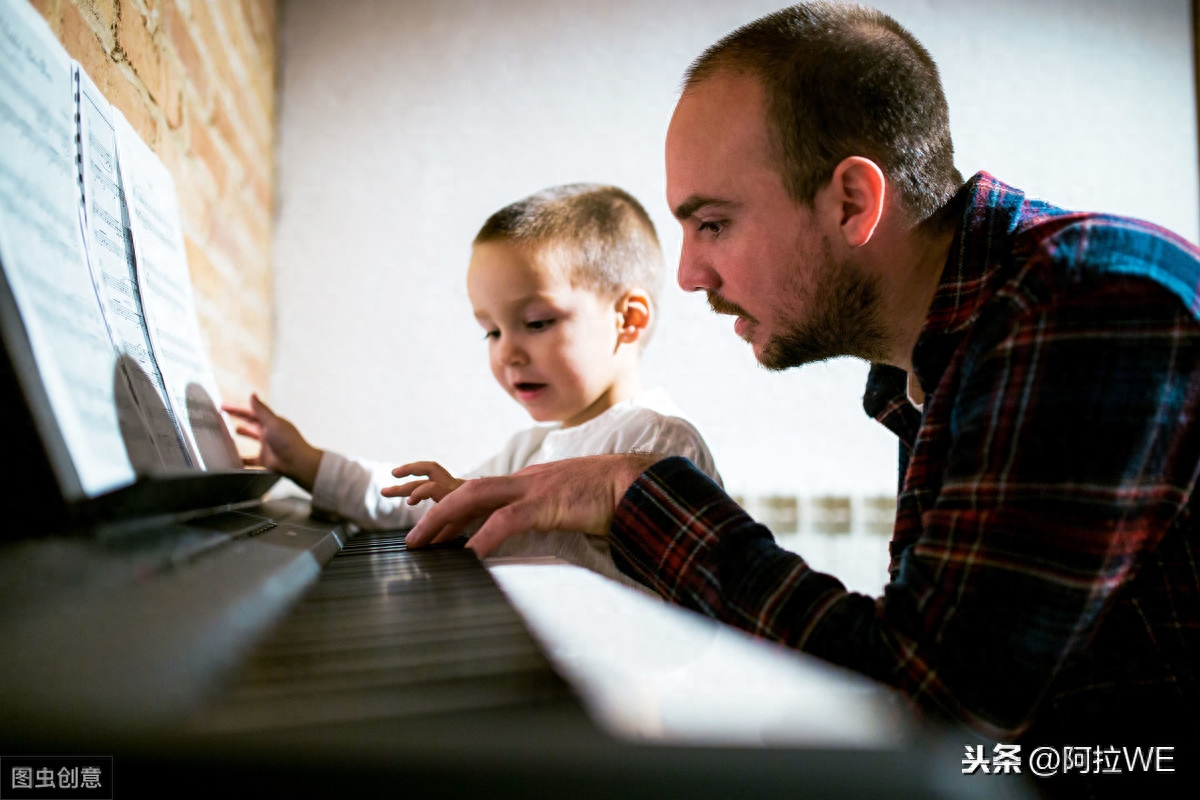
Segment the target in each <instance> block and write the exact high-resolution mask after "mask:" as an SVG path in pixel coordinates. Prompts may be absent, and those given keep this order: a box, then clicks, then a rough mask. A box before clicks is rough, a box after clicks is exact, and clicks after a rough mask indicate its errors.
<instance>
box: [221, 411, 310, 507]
mask: <svg viewBox="0 0 1200 800" xmlns="http://www.w3.org/2000/svg"><path fill="white" fill-rule="evenodd" d="M221 409H222V410H223V411H224V412H225V413H226V414H229V415H230V416H231V417H234V418H235V419H237V420H238V424H237V428H236V430H237V432H238V433H240V434H241V435H242V436H246V437H248V438H250V439H254V440H255V441H257V442H259V443H260V444H261V447H260V448H259V452H258V455H257V456H250V457H244V458H242V463H243V464H245V465H246V466H247V467H265V468H267V469H272V470H275V471H276V472H279V473H281V474H283V475H286V476H287V477H289V478H291V479H292V480H294V481H295V482H296V483H297V484H299V485H300V487H301V488H303V489H304V490H305V491H308V492H311V491H312V489H313V483H314V482H315V481H316V479H317V467H319V466H320V464H321V456H322V455H324V451H323V450H318V449H317V448H315V447H313V446H312V445H311V444H309V443H308V442H307V441H305V439H304V437H303V436H301V435H300V431H298V430H296V426H295V425H293V424H292V423H290V422H288V421H287V420H286V419H284V418H283V417H281V416H279V415H278V414H276V413H275V412H274V411H272V410H271V409H270V408H268V407H267V404H266V403H264V402H263V401H262V400H260V399H259V398H258V395H256V394H251V395H250V407H249V408H243V407H241V406H231V405H227V404H222V405H221Z"/></svg>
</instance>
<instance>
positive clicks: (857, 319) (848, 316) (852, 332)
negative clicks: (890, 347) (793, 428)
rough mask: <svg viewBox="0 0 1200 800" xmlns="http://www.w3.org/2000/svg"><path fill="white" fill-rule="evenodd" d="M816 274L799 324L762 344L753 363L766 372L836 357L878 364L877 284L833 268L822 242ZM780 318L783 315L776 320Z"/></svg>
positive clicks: (851, 270) (881, 353)
mask: <svg viewBox="0 0 1200 800" xmlns="http://www.w3.org/2000/svg"><path fill="white" fill-rule="evenodd" d="M821 255H822V259H821V264H822V269H821V274H820V275H819V276H817V280H816V288H815V289H814V290H813V293H812V295H811V296H810V297H809V298H807V302H806V303H805V304H804V305H805V306H806V307H807V308H806V314H805V318H804V319H802V320H796V321H793V322H792V323H791V325H790V326H789V328H788V329H787V330H786V331H784V332H783V333H777V334H774V335H772V336H771V338H770V339H768V340H767V343H766V344H765V345H764V346H763V351H762V355H761V356H760V357H759V359H758V361H759V363H760V364H762V365H763V366H764V367H766V368H767V369H769V370H775V371H780V370H785V369H788V368H789V367H799V366H803V365H804V364H811V363H813V362H816V361H827V360H829V359H831V358H837V357H839V356H854V357H856V358H861V359H863V360H865V361H882V360H883V359H884V358H885V357H886V355H887V353H886V350H885V348H884V342H885V336H884V333H883V321H882V320H881V319H880V305H881V301H880V292H879V279H878V278H875V277H873V276H869V275H867V274H865V273H864V272H862V271H861V270H859V269H857V268H856V267H854V266H852V265H850V264H848V263H841V264H835V263H833V257H832V256H833V254H832V252H831V251H830V247H829V242H828V241H825V242H823V247H822V253H821ZM779 316H780V317H782V318H786V317H783V315H779Z"/></svg>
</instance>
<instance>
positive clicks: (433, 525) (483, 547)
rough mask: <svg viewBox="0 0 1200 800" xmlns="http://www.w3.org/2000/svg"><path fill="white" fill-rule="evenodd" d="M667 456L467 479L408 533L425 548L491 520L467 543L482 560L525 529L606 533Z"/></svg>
mask: <svg viewBox="0 0 1200 800" xmlns="http://www.w3.org/2000/svg"><path fill="white" fill-rule="evenodd" d="M660 458H662V456H656V455H645V454H640V453H630V454H623V455H604V456H589V457H587V458H569V459H565V460H563V461H549V462H547V463H545V464H536V465H534V466H532V467H526V468H525V469H523V470H521V471H520V472H515V473H513V474H512V475H506V476H503V477H499V478H478V479H476V480H470V481H466V485H464V486H463V487H462V488H461V489H459V490H458V491H456V492H454V493H453V494H452V495H450V496H449V497H447V498H446V500H445V501H443V502H440V503H438V504H437V505H436V506H434V507H433V508H431V509H430V510H429V513H427V514H426V515H425V516H424V517H422V518H421V520H420V521H419V522H418V523H417V524H416V526H414V527H413V529H412V530H411V531H409V533H408V536H407V537H406V538H405V542H407V543H408V546H409V547H421V546H423V545H427V544H433V543H436V542H445V541H449V540H450V539H454V538H455V537H457V536H458V535H459V534H461V533H462V532H463V531H465V530H466V529H467V528H468V526H469V525H471V523H472V522H476V521H479V520H484V519H486V521H485V522H484V523H483V525H482V526H481V527H480V528H479V531H478V532H477V533H476V534H475V535H474V536H472V537H471V540H470V541H469V542H467V547H469V548H472V549H473V550H474V551H475V552H476V553H477V554H478V555H479V557H480V558H483V557H484V556H486V555H487V554H488V553H491V552H492V551H493V550H495V549H496V548H497V547H498V546H499V545H500V543H501V542H503V541H504V540H505V539H507V538H508V537H509V536H512V535H513V534H515V533H521V532H523V531H529V530H534V531H555V530H566V531H580V532H581V533H587V534H591V535H593V536H607V535H608V531H609V527H610V526H611V525H612V518H613V512H614V511H615V510H616V507H617V504H618V503H619V502H621V498H622V497H624V495H625V491H626V490H627V489H628V488H629V486H630V484H632V483H633V482H634V481H635V480H636V479H637V477H638V476H639V475H641V474H642V473H643V472H645V471H646V470H647V469H649V468H650V467H651V466H652V465H653V464H654V463H655V462H656V461H658V460H659V459H660Z"/></svg>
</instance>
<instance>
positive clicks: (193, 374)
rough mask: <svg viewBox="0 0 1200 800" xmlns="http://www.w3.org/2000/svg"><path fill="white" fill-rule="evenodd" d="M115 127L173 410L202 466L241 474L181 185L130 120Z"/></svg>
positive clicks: (141, 285) (140, 272) (140, 271)
mask: <svg viewBox="0 0 1200 800" xmlns="http://www.w3.org/2000/svg"><path fill="white" fill-rule="evenodd" d="M113 122H114V124H115V127H116V134H117V153H118V156H117V163H118V166H119V169H120V175H121V185H122V187H123V188H124V190H125V200H126V206H127V207H128V209H129V220H130V227H131V230H132V233H133V251H134V261H135V263H136V265H137V285H138V291H139V293H140V295H141V298H142V311H143V313H144V314H145V319H146V325H147V328H148V330H149V333H150V342H151V344H152V345H153V349H154V353H155V355H156V358H157V362H158V366H159V369H160V370H161V371H162V377H163V381H164V383H165V385H166V391H167V396H168V398H169V400H170V405H171V409H172V410H173V412H174V414H175V419H176V420H178V422H179V423H180V428H181V430H182V432H183V436H184V440H185V441H186V442H187V444H188V447H189V450H190V451H191V453H192V454H193V455H194V457H195V460H196V463H197V465H198V466H200V467H202V468H204V469H238V468H240V467H241V466H242V461H241V458H240V456H238V452H237V446H236V445H235V444H234V442H233V436H232V434H230V432H229V427H228V425H227V424H226V422H225V418H224V417H223V416H222V415H221V411H220V403H221V398H220V393H219V392H218V390H217V382H216V379H215V377H214V376H213V372H212V366H211V365H210V364H209V361H208V356H207V354H206V353H205V352H204V349H203V346H202V344H201V343H202V342H203V337H202V336H201V333H200V325H199V322H198V320H197V318H196V304H195V300H194V298H193V295H192V282H191V276H190V274H189V273H188V265H187V253H186V251H185V250H184V246H183V231H182V229H181V227H180V218H179V202H178V198H177V196H176V194H175V181H174V179H172V177H171V173H170V172H169V171H168V170H167V168H166V166H165V165H164V164H163V163H162V161H160V160H159V158H158V156H156V155H154V152H153V151H152V150H151V149H150V148H149V147H148V146H147V145H146V143H145V142H143V141H142V140H141V137H139V136H138V135H137V133H136V132H135V131H134V130H133V128H132V127H130V125H129V123H128V122H126V121H125V118H124V117H123V116H120V115H115V116H114V118H113Z"/></svg>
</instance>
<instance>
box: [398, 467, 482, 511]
mask: <svg viewBox="0 0 1200 800" xmlns="http://www.w3.org/2000/svg"><path fill="white" fill-rule="evenodd" d="M408 475H424V476H425V480H420V481H408V482H407V483H402V484H400V485H399V486H385V487H384V488H383V489H382V490H381V491H380V494H382V495H383V496H384V497H407V498H408V504H409V505H410V506H413V505H416V504H417V503H419V502H421V501H422V500H424V499H425V498H427V497H432V498H433V499H434V500H436V501H438V502H441V501H442V499H443V498H444V497H445V496H446V495H448V494H450V493H451V492H453V491H454V490H455V489H457V488H458V487H460V486H462V485H463V484H464V483H465V481H462V480H459V479H458V478H456V477H454V476H453V475H451V474H450V473H449V472H447V471H446V468H445V467H443V466H442V465H441V464H439V463H437V462H436V461H414V462H413V463H411V464H404V465H402V466H399V467H396V468H395V469H394V470H392V477H394V478H403V477H405V476H408Z"/></svg>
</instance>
